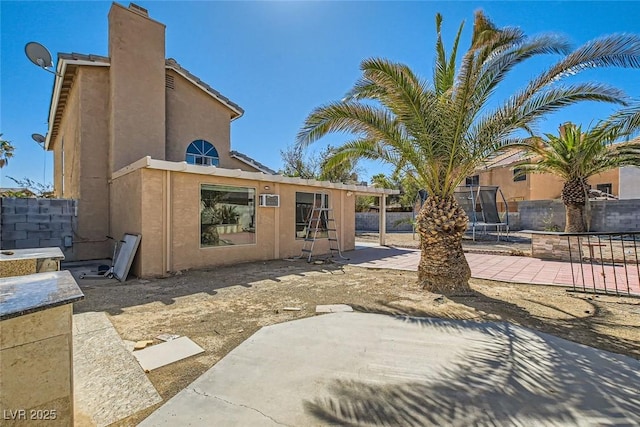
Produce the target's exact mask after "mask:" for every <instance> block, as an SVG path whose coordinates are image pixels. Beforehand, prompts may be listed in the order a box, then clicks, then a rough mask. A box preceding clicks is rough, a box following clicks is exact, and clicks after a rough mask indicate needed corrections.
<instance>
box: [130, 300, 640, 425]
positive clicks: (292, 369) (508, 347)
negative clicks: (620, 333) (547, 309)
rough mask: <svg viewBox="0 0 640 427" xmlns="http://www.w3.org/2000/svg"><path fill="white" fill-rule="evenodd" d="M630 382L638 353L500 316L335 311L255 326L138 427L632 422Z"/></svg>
mask: <svg viewBox="0 0 640 427" xmlns="http://www.w3.org/2000/svg"><path fill="white" fill-rule="evenodd" d="M639 389H640V362H639V361H637V360H635V359H632V358H629V357H625V356H620V355H616V354H613V353H609V352H605V351H601V350H596V349H593V348H590V347H587V346H583V345H579V344H575V343H572V342H569V341H566V340H563V339H559V338H556V337H553V336H550V335H546V334H543V333H539V332H535V331H531V330H528V329H525V328H521V327H517V326H514V325H511V324H508V323H475V322H470V321H448V320H440V319H428V318H410V317H392V316H387V315H380V314H366V313H334V314H328V315H323V316H317V317H311V318H306V319H302V320H296V321H291V322H286V323H282V324H278V325H272V326H267V327H264V328H262V329H261V330H260V331H258V332H257V333H255V334H254V335H253V336H251V337H250V338H249V339H248V340H246V341H245V342H243V343H242V344H241V345H240V346H238V347H237V348H236V349H234V350H233V351H232V352H231V353H229V354H228V355H227V356H226V357H225V358H224V359H222V360H221V361H220V362H218V363H217V364H216V365H215V366H213V367H212V368H211V369H210V370H209V371H207V372H206V373H205V374H203V375H202V376H201V377H200V378H198V379H197V380H196V381H194V382H193V383H192V384H191V385H190V386H188V387H187V388H186V389H184V390H183V391H182V392H180V393H178V394H177V395H176V396H175V397H173V398H172V399H170V400H169V401H168V402H167V403H166V404H164V405H163V406H161V407H160V408H159V409H158V410H157V411H156V412H154V413H153V414H152V415H151V416H149V417H148V418H147V419H145V420H144V421H143V422H142V423H141V424H140V425H141V426H163V425H166V426H173V425H181V426H201V425H215V426H249V425H250V426H276V425H278V426H303V425H304V426H319V425H345V424H347V425H369V426H371V425H397V426H400V425H402V426H427V425H434V426H435V425H448V426H467V425H496V426H513V425H555V426H604V425H638V424H639V423H640V397H639V396H638V394H637V390H639Z"/></svg>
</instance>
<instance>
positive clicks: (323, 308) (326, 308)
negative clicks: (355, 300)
mask: <svg viewBox="0 0 640 427" xmlns="http://www.w3.org/2000/svg"><path fill="white" fill-rule="evenodd" d="M352 311H353V308H352V307H351V306H350V305H347V304H327V305H316V314H321V313H349V312H352Z"/></svg>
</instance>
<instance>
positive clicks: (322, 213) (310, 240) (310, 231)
mask: <svg viewBox="0 0 640 427" xmlns="http://www.w3.org/2000/svg"><path fill="white" fill-rule="evenodd" d="M323 225H326V229H327V240H329V256H330V257H331V258H333V256H334V253H337V254H338V256H339V257H340V258H342V259H349V258H346V257H344V256H343V255H342V251H341V250H340V242H339V241H338V229H337V224H336V220H335V218H334V217H333V209H331V208H313V209H311V212H309V219H308V221H307V233H306V235H305V238H304V244H303V245H302V254H301V255H300V258H307V262H311V257H312V256H313V247H314V246H315V243H316V240H318V239H323V238H324V237H318V233H319V232H322V231H324V227H323Z"/></svg>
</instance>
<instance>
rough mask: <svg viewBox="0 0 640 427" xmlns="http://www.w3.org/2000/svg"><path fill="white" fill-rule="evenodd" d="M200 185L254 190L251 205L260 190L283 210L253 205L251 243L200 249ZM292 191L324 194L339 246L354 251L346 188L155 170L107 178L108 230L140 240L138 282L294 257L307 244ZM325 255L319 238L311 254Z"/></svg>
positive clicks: (352, 217)
mask: <svg viewBox="0 0 640 427" xmlns="http://www.w3.org/2000/svg"><path fill="white" fill-rule="evenodd" d="M202 184H210V185H228V186H237V187H249V188H254V189H255V190H256V200H257V199H258V197H259V195H260V194H262V193H266V194H279V195H280V207H279V208H267V207H259V206H256V208H255V209H256V220H255V221H256V227H255V230H256V231H255V232H256V243H255V244H249V245H237V246H215V247H201V246H200V233H201V230H200V187H201V185H202ZM265 186H268V187H269V188H268V189H265ZM296 192H308V193H319V192H326V193H328V194H329V197H330V205H331V207H332V209H333V214H334V218H335V220H336V223H337V229H338V238H339V240H340V246H341V248H342V249H343V250H351V249H354V248H355V215H354V212H355V197H354V196H353V195H347V191H346V190H338V189H323V188H319V187H314V186H304V185H292V184H282V183H277V182H267V181H253V180H246V179H238V178H227V177H220V176H207V175H198V174H190V173H181V172H169V171H164V170H156V169H139V170H136V171H133V172H131V173H129V174H127V175H123V176H121V177H118V178H116V179H114V180H113V181H112V184H111V195H112V203H111V214H112V215H111V218H112V219H111V221H112V222H111V228H112V230H114V233H117V235H121V234H122V233H124V232H131V233H140V234H141V235H142V240H141V242H140V248H139V250H138V254H137V256H136V258H135V260H134V263H133V265H132V270H131V271H132V273H133V274H134V275H137V276H139V277H148V276H162V275H165V274H166V273H168V272H173V271H178V270H185V269H190V268H206V267H213V266H217V265H230V264H237V263H241V262H249V261H262V260H271V259H282V258H288V257H292V256H299V255H300V254H301V250H302V246H303V243H304V242H303V240H302V239H296V233H295V193H296ZM328 250H329V245H328V241H327V240H326V239H322V240H318V241H317V242H316V244H315V247H314V255H315V254H322V253H327V252H328Z"/></svg>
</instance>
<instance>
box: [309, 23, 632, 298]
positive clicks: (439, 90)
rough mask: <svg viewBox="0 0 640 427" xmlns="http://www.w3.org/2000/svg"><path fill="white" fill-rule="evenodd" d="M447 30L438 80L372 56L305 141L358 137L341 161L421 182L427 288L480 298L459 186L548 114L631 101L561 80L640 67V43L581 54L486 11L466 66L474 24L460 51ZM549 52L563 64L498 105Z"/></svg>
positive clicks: (313, 120) (621, 41)
mask: <svg viewBox="0 0 640 427" xmlns="http://www.w3.org/2000/svg"><path fill="white" fill-rule="evenodd" d="M441 24H442V17H441V15H440V14H437V15H436V30H437V40H436V46H435V47H436V61H435V69H434V73H433V81H432V82H429V81H426V80H424V79H421V78H420V77H418V76H417V75H416V74H414V73H413V71H412V70H411V69H410V68H409V67H408V66H406V65H403V64H399V63H394V62H391V61H389V60H386V59H376V58H374V59H366V60H364V61H363V62H362V64H361V70H362V77H361V78H360V79H359V80H358V81H357V82H356V84H355V86H354V87H353V89H352V90H351V91H350V92H349V93H348V94H347V96H346V98H344V99H343V100H341V101H338V102H332V103H329V104H327V105H324V106H321V107H318V108H316V109H315V110H314V111H312V112H311V113H310V114H309V116H308V117H307V118H306V120H305V123H304V125H303V127H302V129H301V130H300V131H299V133H298V136H297V143H298V144H300V145H302V146H306V145H308V144H311V143H312V142H314V141H316V140H318V139H319V138H321V137H323V136H324V135H326V134H328V133H331V132H346V133H351V134H355V135H356V138H355V139H354V140H351V141H349V142H346V143H345V144H344V145H343V146H341V147H340V149H339V150H338V151H337V152H336V153H335V155H334V156H333V157H332V160H331V161H332V162H335V163H340V162H342V161H345V160H348V159H356V158H368V159H378V160H382V161H384V162H387V163H390V164H392V165H395V167H396V169H397V170H398V171H401V172H402V173H404V174H409V175H411V176H413V177H414V179H415V181H416V182H417V183H418V184H419V187H420V188H424V189H425V190H426V191H427V192H428V194H429V196H428V198H427V200H426V202H425V203H424V205H423V207H422V208H421V210H420V213H419V214H418V216H417V223H418V227H417V228H418V231H419V233H420V236H421V239H420V246H421V252H422V255H421V261H420V264H419V267H418V281H419V284H421V285H422V286H423V288H424V289H426V290H429V291H432V292H440V293H449V294H451V293H463V292H468V291H470V288H469V284H468V280H469V278H470V276H471V273H470V269H469V265H468V264H467V261H466V259H465V256H464V253H463V251H462V236H463V233H464V232H465V230H466V228H467V216H466V215H465V212H464V211H463V210H462V209H461V208H460V206H459V205H458V204H457V203H456V201H455V199H454V190H455V188H456V187H457V186H458V185H459V184H461V182H462V181H463V180H464V179H465V178H466V177H467V176H468V175H471V174H472V173H473V171H474V170H476V168H478V167H479V166H480V165H481V163H482V161H483V160H484V159H486V157H487V156H488V155H489V154H490V153H492V152H493V151H494V150H495V149H497V147H498V146H500V145H501V144H504V143H505V142H513V141H517V140H519V138H518V137H517V134H518V132H521V130H522V129H525V130H528V129H530V128H531V127H532V126H533V125H535V123H536V122H537V121H538V120H539V119H540V118H541V117H542V116H544V115H545V114H547V113H550V112H553V111H556V110H558V109H560V108H562V107H564V106H567V105H571V104H574V103H576V102H579V101H583V100H595V101H605V102H615V103H623V102H624V100H625V99H626V98H625V95H624V94H623V93H622V92H621V91H619V90H617V89H615V88H612V87H610V86H607V85H604V84H599V83H590V82H588V83H573V84H566V85H560V82H562V79H563V77H565V76H567V75H572V74H575V73H577V72H580V71H581V70H583V69H586V68H591V67H599V66H622V67H640V36H637V35H628V34H627V35H616V36H609V37H605V38H602V39H599V40H595V41H592V42H589V43H587V44H585V45H584V46H582V47H580V48H578V49H577V50H575V51H573V52H571V51H570V46H569V44H568V43H567V42H566V41H565V40H564V39H563V38H561V37H559V36H556V35H540V36H535V37H526V36H525V35H524V34H523V32H522V31H521V30H520V29H517V28H501V29H498V28H497V27H496V26H495V25H494V24H493V23H492V22H491V21H489V19H488V18H486V17H485V15H484V14H483V13H482V12H481V11H480V12H476V15H475V21H474V25H473V32H472V39H471V46H470V47H469V49H468V50H467V51H466V53H465V54H464V55H463V57H462V59H461V63H460V65H459V67H457V66H456V60H457V50H458V44H459V41H460V37H461V33H462V29H463V25H464V23H463V24H461V25H460V27H459V29H458V33H457V36H456V38H455V40H454V43H453V47H452V49H451V52H450V54H447V52H446V51H445V47H444V44H443V42H442V38H441V32H440V28H441ZM549 53H555V54H562V55H563V57H562V58H561V59H560V61H558V62H557V63H556V64H554V65H553V66H552V67H550V68H549V69H547V70H545V71H544V72H542V73H541V74H540V75H539V76H537V77H536V78H534V79H533V80H531V81H530V82H529V83H528V84H527V85H526V86H525V87H524V89H522V90H519V91H517V92H516V93H514V94H513V95H511V96H510V97H509V98H508V99H507V100H505V101H500V102H493V101H492V103H491V104H490V103H489V101H490V100H492V97H491V95H492V94H493V93H494V92H495V91H496V89H497V88H498V87H499V86H500V83H501V82H502V81H503V80H504V78H505V77H506V76H507V75H508V74H509V73H510V71H511V70H512V69H513V68H514V67H515V66H516V65H518V64H520V63H522V62H523V61H526V60H527V59H529V58H532V57H536V56H539V55H541V54H549ZM496 104H497V107H492V106H493V105H496Z"/></svg>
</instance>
